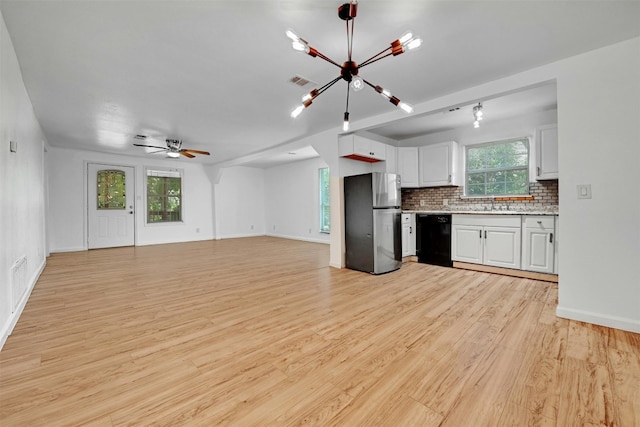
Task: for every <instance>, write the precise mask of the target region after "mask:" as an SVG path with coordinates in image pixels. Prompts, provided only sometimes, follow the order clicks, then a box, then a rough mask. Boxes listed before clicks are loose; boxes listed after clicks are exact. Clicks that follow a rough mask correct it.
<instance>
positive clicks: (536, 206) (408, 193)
mask: <svg viewBox="0 0 640 427" xmlns="http://www.w3.org/2000/svg"><path fill="white" fill-rule="evenodd" d="M463 193H464V187H430V188H403V189H402V209H404V210H411V211H420V210H451V211H456V210H458V211H461V210H478V211H483V210H491V209H508V210H518V211H527V210H547V209H548V210H557V209H558V180H557V179H556V180H549V181H537V182H532V183H530V184H529V194H530V196H529V197H514V198H509V197H501V198H498V197H496V198H495V199H494V198H493V197H469V198H467V197H464V196H463Z"/></svg>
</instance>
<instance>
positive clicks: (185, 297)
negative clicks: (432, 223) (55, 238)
mask: <svg viewBox="0 0 640 427" xmlns="http://www.w3.org/2000/svg"><path fill="white" fill-rule="evenodd" d="M328 251H329V248H328V246H327V245H320V244H313V243H305V242H296V241H289V240H283V239H275V238H269V237H261V238H251V239H233V240H222V241H207V242H196V243H188V244H175V245H161V246H150V247H138V248H121V249H106V250H94V251H89V252H80V253H68V254H56V255H53V256H51V257H50V259H49V260H48V264H47V267H46V269H45V271H44V273H43V274H42V277H41V278H40V281H39V282H38V284H37V286H36V288H35V290H34V292H33V294H32V296H31V299H30V301H29V303H28V304H27V307H26V309H25V311H24V313H23V315H22V317H21V319H20V321H19V322H18V324H17V326H16V328H15V330H14V332H13V335H11V336H10V337H9V339H8V340H7V342H6V344H5V347H4V349H3V350H2V352H0V369H1V377H0V393H1V394H0V425H2V426H3V427H9V426H44V425H46V426H57V425H69V426H71V425H73V426H75V425H95V426H111V425H114V426H121V425H167V426H179V425H230V426H252V425H258V426H289V425H300V424H305V425H322V426H456V427H460V426H484V425H486V426H499V425H515V426H526V425H542V426H547V425H549V426H551V425H557V426H574V425H575V426H578V425H607V426H609V425H616V426H639V425H640V335H639V334H632V333H626V332H622V331H618V330H613V329H608V328H603V327H597V326H592V325H589V324H584V323H580V322H573V321H567V320H563V319H558V318H556V317H555V315H554V312H555V307H556V298H557V287H556V285H555V284H551V283H547V282H538V281H534V280H530V279H518V278H513V277H506V276H498V275H492V274H489V273H477V272H471V271H465V270H454V269H449V268H443V267H437V266H429V265H424V264H417V263H406V264H405V265H404V266H403V267H402V269H401V270H399V271H397V272H393V273H390V274H385V275H380V276H372V275H369V274H364V273H359V272H355V271H350V270H337V269H332V268H329V267H328Z"/></svg>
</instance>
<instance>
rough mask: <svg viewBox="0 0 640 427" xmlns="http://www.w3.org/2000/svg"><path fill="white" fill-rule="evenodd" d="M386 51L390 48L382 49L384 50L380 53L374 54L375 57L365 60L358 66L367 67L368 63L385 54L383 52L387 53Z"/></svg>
mask: <svg viewBox="0 0 640 427" xmlns="http://www.w3.org/2000/svg"><path fill="white" fill-rule="evenodd" d="M388 50H391V47H388V48H386V49H384V50H381V51H380V52H378V53H376V54H375V55H373V56H372V57H371V58H369V59H367V60H365V61H362V63H361V64H360V66H361V67H362V66H365V65H367V64H368V63H370V62H372V61H373V60H374V59H376V58H377V57H378V56H380V55H382V54H383V53H385V52H386V51H388ZM386 56H389V55H386Z"/></svg>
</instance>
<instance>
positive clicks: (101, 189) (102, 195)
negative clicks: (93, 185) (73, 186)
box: [96, 170, 127, 209]
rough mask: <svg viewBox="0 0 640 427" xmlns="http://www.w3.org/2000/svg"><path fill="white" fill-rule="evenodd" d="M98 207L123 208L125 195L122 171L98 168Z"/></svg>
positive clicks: (125, 199)
mask: <svg viewBox="0 0 640 427" xmlns="http://www.w3.org/2000/svg"><path fill="white" fill-rule="evenodd" d="M97 183H98V191H97V192H96V194H97V196H98V209H124V208H125V207H126V206H125V204H126V201H127V197H126V194H125V188H126V181H125V174H124V171H121V170H100V171H98V176H97Z"/></svg>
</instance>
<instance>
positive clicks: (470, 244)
mask: <svg viewBox="0 0 640 427" xmlns="http://www.w3.org/2000/svg"><path fill="white" fill-rule="evenodd" d="M451 230H452V234H453V236H452V238H451V259H453V260H454V261H462V262H472V263H475V264H482V249H483V248H482V246H483V245H482V242H483V239H482V227H479V226H475V225H454V226H452V227H451Z"/></svg>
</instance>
